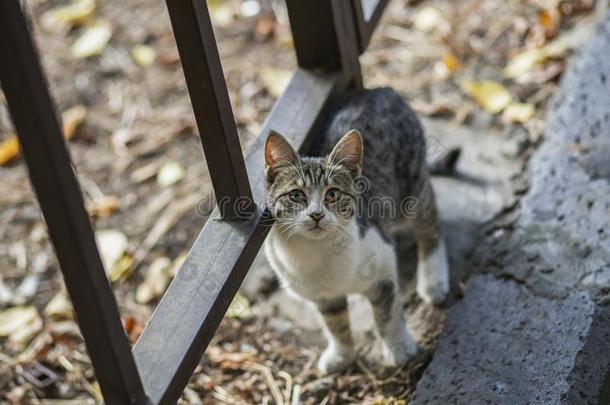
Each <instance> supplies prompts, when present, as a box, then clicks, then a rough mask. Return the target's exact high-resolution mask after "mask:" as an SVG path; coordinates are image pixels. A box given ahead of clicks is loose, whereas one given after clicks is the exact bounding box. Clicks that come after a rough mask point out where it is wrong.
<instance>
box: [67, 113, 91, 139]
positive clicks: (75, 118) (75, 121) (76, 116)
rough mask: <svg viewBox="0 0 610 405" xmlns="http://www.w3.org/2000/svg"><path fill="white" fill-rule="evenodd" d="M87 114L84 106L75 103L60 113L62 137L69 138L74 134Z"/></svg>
mask: <svg viewBox="0 0 610 405" xmlns="http://www.w3.org/2000/svg"><path fill="white" fill-rule="evenodd" d="M86 115H87V109H86V108H85V106H82V105H76V106H74V107H71V108H68V109H67V110H66V111H64V112H63V113H62V114H61V121H62V123H63V131H64V138H66V139H68V140H69V139H70V138H72V136H74V133H75V132H76V128H78V127H79V125H81V124H82V123H83V121H85V116H86Z"/></svg>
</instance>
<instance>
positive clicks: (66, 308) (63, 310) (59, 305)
mask: <svg viewBox="0 0 610 405" xmlns="http://www.w3.org/2000/svg"><path fill="white" fill-rule="evenodd" d="M44 313H45V315H46V316H48V317H49V318H53V319H72V318H73V313H72V304H71V303H70V300H69V299H68V297H67V295H66V293H65V292H64V291H60V292H58V293H57V294H55V296H54V297H53V298H52V299H51V301H49V303H48V304H47V306H46V307H45V308H44Z"/></svg>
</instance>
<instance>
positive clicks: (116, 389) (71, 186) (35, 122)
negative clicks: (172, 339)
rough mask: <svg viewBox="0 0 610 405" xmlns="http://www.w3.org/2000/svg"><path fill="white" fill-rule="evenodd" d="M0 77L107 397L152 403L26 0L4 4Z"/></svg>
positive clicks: (114, 400)
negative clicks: (22, 5) (29, 26)
mask: <svg viewBox="0 0 610 405" xmlns="http://www.w3.org/2000/svg"><path fill="white" fill-rule="evenodd" d="M0 81H1V82H2V87H3V89H4V94H5V96H6V100H7V101H8V106H9V110H10V112H11V115H12V117H13V122H14V124H15V129H16V131H17V134H18V136H19V141H20V143H21V147H22V151H23V155H24V157H25V161H26V163H27V166H28V169H29V175H30V180H31V182H32V185H33V186H34V190H35V191H36V194H37V196H38V201H39V203H40V207H41V209H42V212H43V214H44V218H45V220H46V223H47V226H48V229H49V235H50V237H51V241H52V242H53V245H54V247H55V252H56V253H57V258H58V259H59V264H60V266H61V270H62V272H63V275H64V280H65V283H66V286H67V287H68V292H69V294H70V297H71V298H72V302H73V303H74V309H75V311H76V315H77V317H78V321H79V325H80V329H81V332H82V334H83V337H84V338H85V343H86V344H87V350H88V352H89V355H90V356H91V361H92V363H93V366H94V369H95V372H96V376H97V379H98V382H99V384H100V388H101V390H102V394H103V395H104V398H105V399H106V401H107V402H108V403H109V404H129V403H131V404H136V403H137V404H142V403H145V401H146V400H145V396H144V391H143V389H142V383H141V381H140V377H139V375H138V372H137V369H136V366H135V362H134V360H133V357H132V354H131V350H130V346H129V342H128V340H127V337H126V336H125V331H124V330H123V326H122V324H121V318H120V316H119V311H118V307H117V304H116V301H115V299H114V295H113V294H112V290H111V288H110V285H109V283H108V279H107V278H106V273H105V271H104V267H103V265H102V261H101V259H100V256H99V253H98V251H97V247H96V244H95V237H94V234H93V230H92V229H91V224H90V222H89V216H88V214H87V211H86V210H85V207H84V203H83V198H82V194H81V191H80V188H79V185H78V182H77V180H76V177H75V174H74V171H73V170H72V167H71V165H70V157H69V155H68V151H67V150H66V145H65V143H64V140H63V137H62V132H61V129H60V125H59V122H58V119H57V116H56V114H55V108H54V106H53V102H52V100H51V97H50V94H49V92H48V90H47V87H46V82H45V78H44V76H43V73H42V71H41V68H40V64H39V61H38V57H37V53H36V50H35V48H34V44H33V42H32V39H31V38H30V35H29V33H28V29H27V25H26V21H25V18H24V15H23V14H22V11H21V8H20V2H19V0H2V1H0Z"/></svg>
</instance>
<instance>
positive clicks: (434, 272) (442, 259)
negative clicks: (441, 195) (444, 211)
mask: <svg viewBox="0 0 610 405" xmlns="http://www.w3.org/2000/svg"><path fill="white" fill-rule="evenodd" d="M413 224H414V229H415V239H416V241H417V293H418V294H419V296H420V297H421V298H422V299H423V300H424V301H425V302H427V303H428V304H440V303H441V302H443V301H444V300H445V298H447V294H448V293H449V264H448V260H447V250H446V249H445V242H444V240H443V236H442V233H441V228H440V223H439V217H438V211H437V209H436V202H435V199H434V191H433V190H432V185H431V184H430V181H429V180H428V179H426V180H425V182H424V185H423V187H422V192H421V193H420V195H419V201H418V203H417V211H416V217H415V220H414V221H413Z"/></svg>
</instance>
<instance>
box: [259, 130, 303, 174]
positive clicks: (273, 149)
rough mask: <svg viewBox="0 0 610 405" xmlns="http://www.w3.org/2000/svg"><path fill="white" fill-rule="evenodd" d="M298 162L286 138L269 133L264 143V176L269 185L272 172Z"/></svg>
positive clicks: (272, 132) (275, 133) (273, 132)
mask: <svg viewBox="0 0 610 405" xmlns="http://www.w3.org/2000/svg"><path fill="white" fill-rule="evenodd" d="M298 161H299V157H298V155H297V153H296V152H295V151H294V149H292V146H290V144H289V143H288V141H287V140H286V138H284V137H283V136H282V135H280V134H278V133H277V132H275V131H273V130H272V131H271V132H270V133H269V136H268V137H267V141H266V142H265V176H267V180H268V181H269V182H270V183H271V182H272V181H273V172H274V171H275V170H276V169H278V168H280V167H285V166H290V165H293V164H296V163H297V162H298Z"/></svg>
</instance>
